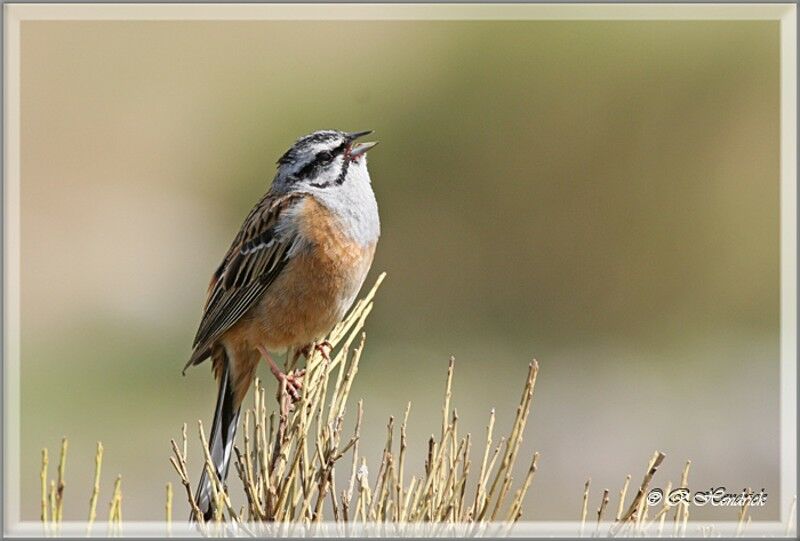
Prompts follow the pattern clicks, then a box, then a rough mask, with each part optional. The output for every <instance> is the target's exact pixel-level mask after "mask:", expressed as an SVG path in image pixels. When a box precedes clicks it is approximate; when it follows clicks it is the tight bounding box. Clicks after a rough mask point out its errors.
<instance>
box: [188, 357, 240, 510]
mask: <svg viewBox="0 0 800 541" xmlns="http://www.w3.org/2000/svg"><path fill="white" fill-rule="evenodd" d="M223 361H224V362H223V363H222V372H221V374H220V378H219V391H218V394H217V407H216V410H215V412H214V423H213V424H212V425H211V433H210V435H209V443H208V447H209V450H210V452H211V460H212V462H213V463H214V468H215V469H216V471H217V475H218V476H219V478H220V479H222V480H223V481H224V480H225V478H226V477H227V476H228V467H229V466H230V461H231V453H232V452H233V441H234V439H235V437H236V426H237V425H238V424H239V411H240V409H241V406H240V404H237V403H236V402H237V401H236V400H235V397H234V385H233V381H232V377H231V366H230V365H231V363H230V362H229V359H227V358H225V359H224V360H223ZM195 500H196V501H197V505H198V507H199V508H200V511H201V512H202V513H203V517H204V518H205V520H206V521H208V520H211V519H212V518H213V509H214V506H213V504H212V501H211V500H212V491H211V479H209V477H208V471H207V469H206V468H205V467H204V468H203V473H202V475H201V476H200V483H199V484H198V486H197V494H196V496H195ZM192 520H194V517H192Z"/></svg>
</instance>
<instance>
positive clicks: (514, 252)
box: [21, 21, 779, 520]
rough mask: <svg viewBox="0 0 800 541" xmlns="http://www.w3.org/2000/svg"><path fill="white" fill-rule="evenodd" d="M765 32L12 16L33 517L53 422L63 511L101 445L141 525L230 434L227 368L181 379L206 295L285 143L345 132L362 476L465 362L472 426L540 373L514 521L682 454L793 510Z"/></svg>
mask: <svg viewBox="0 0 800 541" xmlns="http://www.w3.org/2000/svg"><path fill="white" fill-rule="evenodd" d="M778 46H779V42H778V23H777V22H754V21H739V22H714V21H704V22H691V21H663V22H653V21H635V22H634V21H632V22H593V21H584V22H578V21H572V22H555V21H552V22H541V21H538V22H537V21H527V22H514V21H491V22H490V21H462V22H444V21H441V22H424V21H396V22H371V21H362V22H347V21H329V22H314V21H311V22H309V21H306V22H297V21H296V22H292V21H273V22H269V21H263V22H246V21H238V22H237V21H232V22H188V21H186V22H184V21H173V22H157V21H139V22H114V21H95V22H81V21H75V22H56V21H51V22H48V21H38V22H24V23H23V25H22V442H21V449H22V471H21V477H22V495H21V497H22V509H23V518H24V519H33V520H35V519H36V518H37V517H38V491H39V488H38V487H39V484H38V483H39V478H38V475H39V452H40V449H41V448H42V447H44V446H47V447H49V448H50V449H51V453H54V452H55V449H56V448H57V446H58V443H59V440H60V438H61V436H62V435H67V436H69V438H70V442H71V443H70V451H69V459H68V464H67V495H66V508H65V514H66V517H67V518H73V519H83V518H84V517H85V516H86V502H87V499H88V496H89V494H90V491H91V471H92V468H93V456H94V445H95V442H96V441H97V440H102V441H103V443H104V445H105V448H106V456H105V461H104V479H103V482H102V485H101V495H100V498H101V500H100V501H101V504H102V502H105V501H107V499H108V497H109V496H110V493H111V487H112V483H113V478H114V475H115V474H116V473H120V474H122V476H123V490H124V497H125V500H124V516H125V518H126V519H131V520H160V519H162V518H163V506H164V501H163V494H164V485H165V483H166V482H167V481H172V482H173V483H175V482H176V481H177V478H176V476H175V474H174V473H173V471H172V470H171V467H170V465H169V463H168V456H169V453H170V451H169V439H170V438H171V437H176V436H177V435H178V434H179V431H180V426H181V424H182V423H183V422H189V423H190V426H194V423H195V422H196V420H197V419H198V418H202V419H204V420H205V421H206V422H210V419H211V416H212V408H213V402H214V398H215V393H216V391H215V385H214V383H213V381H212V378H211V374H210V370H209V367H208V366H205V365H204V366H201V367H199V368H196V369H193V370H190V371H189V372H188V374H187V376H186V377H181V368H182V367H183V364H184V362H185V360H186V358H187V356H188V355H189V352H190V345H191V341H192V337H193V335H194V331H195V328H196V325H197V323H198V320H199V316H200V308H201V305H202V303H203V301H204V294H205V288H206V285H207V282H208V278H209V276H210V274H211V272H212V270H213V269H214V268H215V266H216V265H217V263H218V261H219V259H220V258H221V256H222V255H223V253H224V251H225V250H226V249H227V247H228V243H229V242H230V240H231V239H232V237H233V235H234V234H235V233H236V231H237V229H238V227H239V225H240V223H241V220H242V219H243V218H244V216H245V214H246V213H247V211H248V210H249V209H250V207H251V205H252V204H253V203H254V202H255V201H256V200H257V199H258V198H259V197H260V196H261V194H262V193H263V192H264V191H265V190H266V189H267V187H268V185H269V183H270V181H271V179H272V175H273V172H274V162H275V160H276V159H277V157H278V156H280V154H281V153H282V152H283V151H284V150H285V149H286V148H287V147H288V145H289V144H291V143H292V141H293V140H294V139H295V138H296V137H298V136H300V135H303V134H305V133H307V132H310V131H313V130H316V129H322V128H337V129H344V130H360V129H374V130H376V134H377V137H378V138H379V139H380V141H381V142H382V144H381V146H380V147H378V148H377V149H376V150H375V151H373V152H372V153H371V154H370V169H371V172H372V177H373V180H374V188H375V191H376V193H377V197H378V200H379V204H380V209H381V218H382V224H383V236H382V238H381V242H380V245H379V248H378V251H377V255H376V259H375V264H374V266H373V272H372V275H371V277H370V278H369V279H368V284H369V283H371V282H372V281H373V279H374V276H375V275H376V274H377V272H379V271H384V270H385V271H387V272H388V273H389V276H388V279H387V281H386V282H385V285H384V287H383V289H382V290H381V292H380V294H379V298H378V302H377V304H376V308H375V310H374V312H373V315H372V316H371V319H370V321H369V322H368V326H367V328H368V341H367V350H366V353H365V357H364V359H363V361H362V367H361V371H360V373H359V377H358V379H357V380H356V383H355V386H354V392H353V396H355V397H361V398H363V399H364V402H365V409H366V418H365V434H366V436H365V440H364V441H363V444H362V445H363V449H364V450H365V452H366V453H367V456H369V457H370V463H369V464H370V466H372V467H373V468H376V467H377V465H378V460H379V458H380V448H381V446H382V444H383V437H384V433H385V432H384V431H385V423H386V419H387V417H388V416H389V415H400V414H402V411H403V409H404V407H405V404H406V402H407V401H408V400H411V401H412V402H413V407H412V413H411V418H410V429H409V437H410V439H411V441H412V445H411V449H410V453H412V454H411V455H410V456H411V457H413V458H411V459H410V460H411V462H410V466H409V467H410V468H412V469H414V470H416V471H421V470H422V467H423V457H424V448H425V439H426V437H427V435H429V434H430V433H432V432H435V431H436V430H437V427H438V426H439V421H438V420H437V415H438V412H439V411H440V408H441V402H440V401H441V394H442V387H443V384H444V377H445V371H446V365H447V360H448V357H449V356H450V355H451V354H453V355H455V357H456V363H457V364H456V379H455V386H454V392H455V398H454V403H455V405H456V407H457V408H458V411H459V414H460V416H461V419H462V422H463V425H462V426H464V427H465V430H469V431H471V432H473V434H481V433H483V430H484V426H485V423H486V419H487V416H488V412H489V410H490V408H492V407H494V408H496V409H497V412H498V416H499V419H498V426H499V427H500V428H503V429H505V428H507V427H508V426H509V425H510V423H511V421H512V418H513V415H514V407H515V405H516V403H517V400H518V395H519V393H520V391H521V388H522V383H523V378H524V376H525V373H526V366H527V364H528V362H529V361H530V359H531V358H532V357H536V358H537V359H538V360H539V362H540V365H541V372H540V377H539V380H538V383H537V388H536V395H535V398H534V404H533V412H532V418H531V422H530V425H529V432H528V433H527V436H526V439H525V442H524V448H523V453H524V454H525V455H526V456H529V453H531V452H532V451H533V450H534V449H536V450H538V451H540V452H541V460H540V469H539V472H538V474H537V477H536V480H535V484H534V487H533V489H532V492H531V493H530V494H529V498H528V505H527V509H525V514H524V516H525V518H528V519H534V520H538V519H577V517H578V515H579V510H580V506H581V494H582V490H583V483H584V481H585V479H586V478H587V477H588V476H591V477H592V486H593V487H594V489H595V491H594V492H593V496H592V501H591V503H590V505H591V506H592V507H593V508H596V506H597V503H599V500H600V491H601V490H602V488H608V489H610V490H611V493H612V495H613V494H616V492H617V491H618V490H619V488H620V486H621V484H622V481H623V479H624V477H625V475H626V474H628V473H631V474H633V477H634V481H635V482H638V480H639V479H640V478H641V475H642V474H643V472H644V469H645V467H646V464H647V460H648V458H649V457H650V455H651V454H652V452H653V451H654V450H655V449H660V450H662V451H664V452H665V453H666V454H667V459H666V462H665V465H664V467H663V469H662V472H661V473H660V474H659V477H657V480H659V481H658V482H657V483H656V484H657V485H658V484H660V485H661V486H663V485H665V484H666V480H668V479H671V480H673V481H677V480H678V477H679V472H680V470H681V468H682V466H683V462H684V460H685V459H686V458H691V459H692V461H693V467H692V473H691V480H692V483H691V485H692V488H695V489H700V488H709V487H711V486H719V485H724V486H726V487H729V488H731V489H733V490H741V489H742V488H744V487H753V488H755V489H756V490H758V489H760V488H765V489H766V490H767V492H768V493H769V494H770V496H773V495H774V499H772V500H771V502H772V504H771V505H770V504H768V505H767V507H766V508H764V509H758V510H754V511H753V518H754V519H776V518H777V517H778V509H777V505H775V502H777V501H778V500H777V497H778V430H779V428H778V358H779V344H778V337H779V330H778V324H779V282H778V278H779V276H778V273H779V215H778V210H779V168H778V157H779V156H778V141H779V101H778V100H779V86H778V83H779V74H778V65H779V64H778V62H779V56H778V52H779V49H778ZM262 373H264V372H262ZM192 432H194V430H192ZM195 449H196V447H195ZM521 462H525V460H521ZM196 469H197V463H196V462H195V470H196ZM195 473H196V472H195ZM181 501H182V500H181V499H180V498H177V497H176V502H181ZM613 502H614V500H613V499H612V505H613ZM176 505H177V504H176ZM179 512H180V511H179V510H177V511H176V513H179ZM103 513H105V508H103V507H102V505H101V516H104V515H103ZM180 513H182V512H180ZM692 513H693V514H692V516H693V517H707V518H715V519H733V518H734V515H735V511H732V510H719V509H695V510H693V512H692Z"/></svg>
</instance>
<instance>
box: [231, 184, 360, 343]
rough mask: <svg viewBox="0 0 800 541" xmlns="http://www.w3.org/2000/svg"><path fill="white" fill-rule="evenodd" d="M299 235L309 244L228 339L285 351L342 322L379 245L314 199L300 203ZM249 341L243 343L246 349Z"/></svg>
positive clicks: (290, 263)
mask: <svg viewBox="0 0 800 541" xmlns="http://www.w3.org/2000/svg"><path fill="white" fill-rule="evenodd" d="M299 204H300V205H302V207H301V208H300V209H299V215H298V220H299V223H300V228H299V231H298V232H299V233H300V235H301V236H302V237H303V238H304V239H306V241H307V246H306V248H304V249H302V250H301V251H300V252H299V253H298V254H297V255H295V256H294V257H293V258H292V259H291V261H289V263H287V265H286V267H284V269H283V271H281V273H280V275H279V276H278V278H277V279H276V280H275V282H273V283H272V285H270V287H269V289H268V290H267V291H266V293H265V294H264V296H263V297H262V298H261V300H260V302H259V303H258V304H257V305H256V306H254V307H253V310H251V312H250V313H248V314H247V316H246V317H245V318H243V320H242V321H240V322H239V323H238V324H237V325H235V326H234V328H232V329H231V330H230V331H229V332H228V333H226V334H227V335H228V336H226V337H225V339H226V340H227V339H231V338H233V339H234V340H236V341H244V342H247V343H248V344H250V345H252V346H253V347H254V346H255V344H256V343H260V344H263V345H265V346H266V347H267V348H268V349H273V350H282V349H285V348H287V347H294V346H303V345H306V344H308V343H309V342H312V341H314V340H317V339H320V338H322V337H323V336H324V335H325V334H327V333H328V331H330V329H332V328H333V326H334V325H336V323H338V322H339V320H341V318H342V317H343V316H344V314H345V312H346V311H347V309H348V308H350V305H351V304H352V303H353V301H354V300H355V297H356V295H357V294H358V290H359V289H361V285H362V284H363V283H364V278H366V275H367V272H368V271H369V267H370V265H371V264H372V257H373V255H374V253H375V244H374V243H373V244H372V245H370V246H359V245H358V244H356V243H354V242H353V241H352V240H350V239H349V238H347V237H346V236H345V235H343V234H342V232H341V228H340V227H339V226H338V224H337V223H336V218H335V217H334V216H332V215H331V213H330V212H329V211H328V210H327V209H326V208H325V207H324V206H323V205H321V204H320V203H318V202H317V201H316V200H315V199H313V198H312V197H307V198H306V199H304V200H303V202H301V203H299ZM242 345H243V344H241V342H240V343H239V346H240V347H241V346H242Z"/></svg>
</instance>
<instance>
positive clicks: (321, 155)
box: [297, 142, 347, 178]
mask: <svg viewBox="0 0 800 541" xmlns="http://www.w3.org/2000/svg"><path fill="white" fill-rule="evenodd" d="M346 146H347V143H346V142H344V143H342V144H340V145H339V146H337V147H336V148H334V149H332V150H322V151H320V152H317V154H316V156H314V159H313V160H311V161H310V162H308V163H307V164H306V165H304V166H303V168H302V169H300V171H298V172H297V176H298V177H300V178H308V177H310V176H311V175H313V174H315V173H316V170H317V169H318V168H320V167H322V166H324V165H327V164H329V163H331V162H332V161H333V160H334V159H335V158H336V156H338V155H339V154H341V153H342V152H343V151H344V149H345V147H346Z"/></svg>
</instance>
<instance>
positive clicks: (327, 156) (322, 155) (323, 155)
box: [317, 150, 333, 162]
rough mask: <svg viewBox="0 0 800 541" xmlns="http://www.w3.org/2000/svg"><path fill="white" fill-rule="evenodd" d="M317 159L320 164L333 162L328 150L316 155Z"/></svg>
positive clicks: (331, 154)
mask: <svg viewBox="0 0 800 541" xmlns="http://www.w3.org/2000/svg"><path fill="white" fill-rule="evenodd" d="M317 159H318V160H320V161H322V162H329V161H331V160H333V153H332V152H331V151H330V150H323V151H322V152H320V153H319V154H317Z"/></svg>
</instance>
